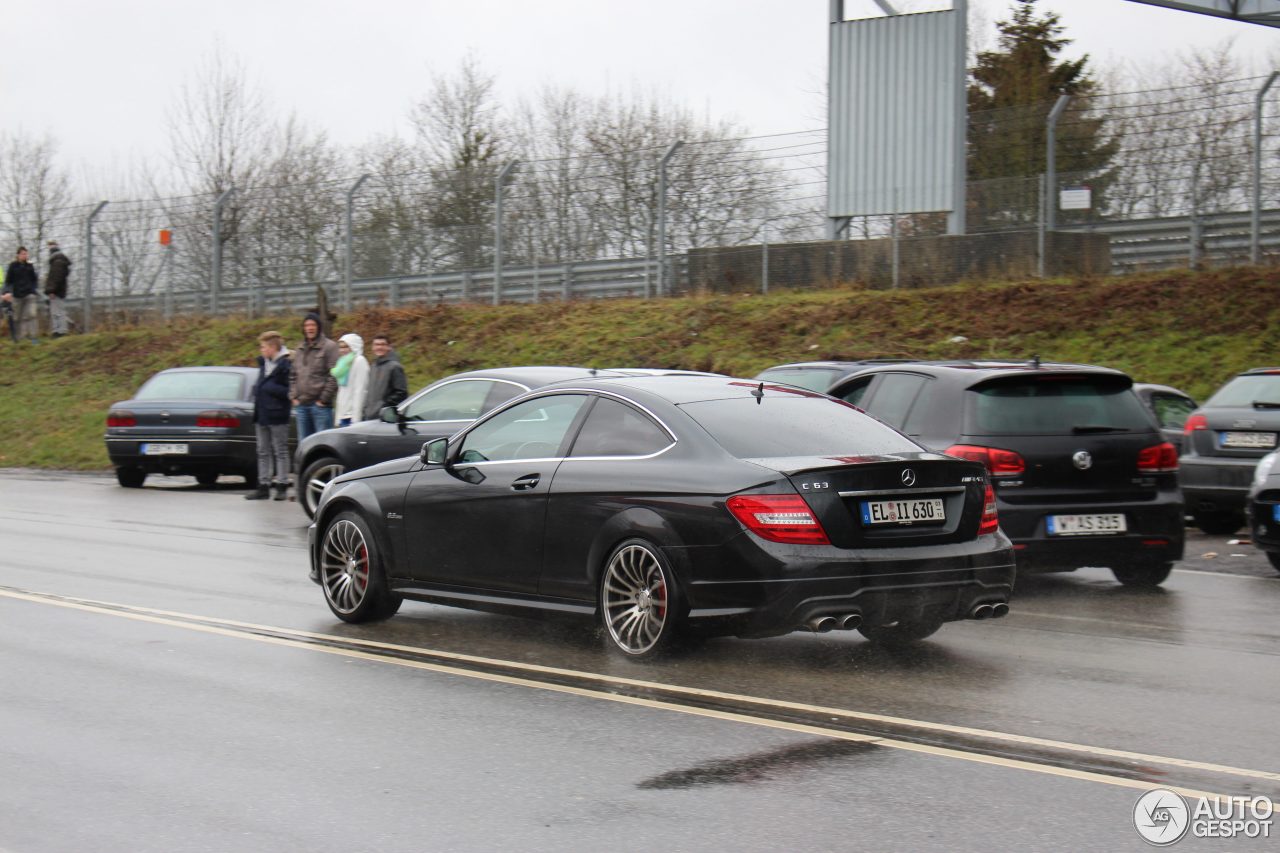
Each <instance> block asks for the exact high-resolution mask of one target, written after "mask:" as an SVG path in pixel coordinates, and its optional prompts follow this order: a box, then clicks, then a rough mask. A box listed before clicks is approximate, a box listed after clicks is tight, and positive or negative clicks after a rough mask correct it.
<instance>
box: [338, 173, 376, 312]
mask: <svg viewBox="0 0 1280 853" xmlns="http://www.w3.org/2000/svg"><path fill="white" fill-rule="evenodd" d="M370 177H372V176H371V175H368V174H364V175H361V176H360V177H359V178H358V179H357V180H356V182H355V183H354V184H352V185H351V187H350V188H349V189H348V190H347V210H346V222H345V224H346V233H345V234H344V235H343V236H344V237H345V242H346V245H345V247H344V252H343V258H342V303H343V309H344V310H346V311H350V310H351V305H352V302H351V268H352V263H351V253H352V250H353V249H354V245H353V244H354V242H355V237H354V236H353V231H354V225H353V223H352V220H353V219H354V214H353V213H352V208H353V207H354V206H355V202H356V193H358V192H359V191H360V187H362V186H364V182H365V181H367V180H369V178H370Z"/></svg>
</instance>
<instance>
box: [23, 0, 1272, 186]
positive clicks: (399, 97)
mask: <svg viewBox="0 0 1280 853" xmlns="http://www.w3.org/2000/svg"><path fill="white" fill-rule="evenodd" d="M895 2H897V3H898V5H900V6H909V5H911V3H914V4H915V5H916V6H917V7H921V6H927V5H932V6H937V5H939V3H936V2H933V3H930V0H911V2H910V3H908V2H906V0H895ZM846 3H847V6H848V8H849V10H850V12H851V13H853V12H855V11H857V10H859V9H866V10H867V11H868V13H869V14H871V13H874V10H875V6H874V4H873V2H872V0H846ZM971 3H972V5H973V6H975V7H976V8H977V10H978V19H979V20H986V21H987V22H988V24H990V23H993V22H994V21H995V20H996V19H998V18H1000V17H1003V16H1004V14H1005V13H1006V11H1007V9H1008V5H1009V4H1008V3H1007V2H1005V0H971ZM941 5H944V6H945V5H947V4H945V3H943V4H941ZM1040 6H1041V7H1042V8H1045V9H1052V10H1054V11H1057V12H1058V13H1059V14H1061V15H1062V19H1063V22H1064V24H1065V25H1066V27H1067V35H1068V36H1070V37H1072V38H1074V39H1075V42H1076V43H1075V45H1073V51H1075V52H1077V53H1078V52H1088V53H1089V54H1091V55H1092V56H1093V57H1094V58H1095V60H1097V61H1098V62H1099V63H1100V64H1102V65H1113V64H1116V63H1120V62H1127V63H1136V64H1141V63H1158V62H1161V61H1163V60H1164V59H1165V58H1166V57H1167V56H1169V55H1170V54H1172V53H1174V52H1176V51H1178V50H1181V49H1186V48H1191V47H1212V46H1214V45H1217V44H1219V43H1221V42H1223V41H1224V40H1226V39H1231V38H1234V39H1235V45H1236V51H1237V53H1238V54H1239V55H1240V56H1241V57H1242V58H1243V59H1246V60H1249V61H1253V62H1257V63H1258V67H1259V69H1261V68H1262V67H1264V65H1265V63H1266V62H1267V61H1268V57H1271V58H1272V59H1271V61H1273V62H1280V30H1276V29H1270V28H1265V27H1260V26H1255V25H1249V24H1243V23H1237V22H1233V21H1224V20H1216V19H1210V18H1207V17H1203V16H1199V15H1191V14H1187V13H1182V12H1174V11H1170V10H1166V9H1159V8H1154V7H1150V6H1145V5H1140V4H1137V3H1131V2H1128V0H1041V3H1040ZM826 16H827V0H737V2H732V0H646V2H643V3H623V2H620V0H538V2H516V0H465V2H464V0H362V2H349V0H217V2H181V1H180V0H178V1H177V2H175V0H166V2H160V0H110V2H99V0H27V2H14V3H10V4H7V7H6V9H5V15H4V20H5V31H6V37H5V39H4V48H3V55H2V56H0V75H2V76H0V116H3V125H2V126H3V127H4V128H14V127H21V128H23V129H25V130H26V131H28V132H35V133H43V132H45V131H47V132H49V133H51V134H52V135H53V136H54V137H56V138H57V139H58V140H59V141H60V144H61V146H62V147H61V150H62V154H63V156H64V161H65V162H67V163H68V165H71V166H73V167H76V169H77V171H78V172H82V173H86V174H88V175H92V174H94V173H103V172H111V171H113V170H116V169H120V168H122V167H123V166H124V165H125V164H126V163H128V162H130V161H131V160H144V161H145V160H147V159H150V158H163V157H164V154H165V151H166V146H167V131H166V125H165V113H166V109H167V108H168V107H169V105H170V104H171V103H172V101H173V98H174V93H175V89H176V87H177V86H178V85H179V84H180V83H181V82H182V81H183V80H185V79H187V78H188V77H189V76H190V75H191V74H192V72H193V70H194V69H195V67H196V66H197V65H198V63H199V62H200V60H201V58H202V57H207V56H208V55H210V54H211V53H212V51H213V50H214V47H215V44H217V43H219V42H220V43H221V44H222V45H223V46H224V48H225V49H226V50H227V51H228V52H229V53H231V54H233V55H235V56H237V57H238V58H240V59H241V60H242V61H243V62H244V63H245V65H246V67H247V68H248V71H249V73H250V75H251V77H252V78H253V79H255V80H256V81H257V82H258V83H259V84H260V86H261V87H262V89H263V90H264V92H265V93H266V94H267V95H268V97H269V100H270V102H271V103H272V104H273V105H274V106H275V107H276V109H277V110H278V111H279V112H280V113H281V114H286V113H288V112H290V111H294V112H296V113H297V114H298V115H299V116H300V117H301V118H302V119H303V120H304V121H306V122H308V123H309V124H311V125H313V126H318V127H320V128H323V129H324V130H325V131H327V133H328V134H329V136H330V138H331V139H332V140H333V141H335V142H338V143H341V144H358V143H360V142H363V141H365V140H368V139H369V138H371V137H373V136H376V135H378V134H387V133H404V132H406V129H407V123H406V121H405V114H406V112H407V109H408V107H409V105H410V104H411V103H412V102H413V101H414V100H415V99H416V98H417V97H419V96H420V95H421V94H422V93H423V92H424V91H425V89H426V85H427V81H428V79H429V76H430V74H431V73H432V72H433V71H448V70H451V69H453V68H455V67H456V66H457V64H458V62H459V61H460V59H461V58H462V57H463V56H464V55H465V54H466V53H467V52H468V51H471V52H473V53H474V54H475V55H476V56H477V57H478V59H479V60H480V62H481V64H482V65H483V66H484V67H485V68H486V69H487V70H489V71H490V72H491V73H493V74H494V75H495V76H496V77H497V79H498V86H499V90H500V95H501V96H502V97H503V98H505V99H515V98H517V97H519V96H521V95H525V94H530V93H532V92H533V91H535V90H536V89H537V88H538V86H539V85H541V84H544V83H550V84H557V85H563V86H570V87H575V88H578V89H581V90H584V91H587V92H592V93H603V92H609V91H618V90H628V89H641V90H644V91H647V92H654V93H657V94H660V95H663V96H666V97H669V98H671V99H673V100H675V101H678V102H681V103H684V104H686V105H688V106H690V107H692V108H694V109H695V110H696V111H698V112H700V113H703V112H705V113H707V114H709V115H710V116H712V117H714V118H720V117H729V118H733V119H735V120H736V121H738V122H739V123H740V124H741V125H742V126H743V127H744V128H745V129H746V130H748V131H750V132H752V133H758V134H764V133H778V132H785V131H791V130H801V129H807V128H813V127H817V126H819V125H820V123H821V121H820V115H821V98H820V95H819V94H818V93H819V92H821V91H822V89H823V86H824V79H825V75H826V50H827V42H826Z"/></svg>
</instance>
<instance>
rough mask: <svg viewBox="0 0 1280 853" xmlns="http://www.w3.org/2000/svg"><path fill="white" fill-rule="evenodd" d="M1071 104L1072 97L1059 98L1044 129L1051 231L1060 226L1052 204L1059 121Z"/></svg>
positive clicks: (1046, 193) (1050, 111)
mask: <svg viewBox="0 0 1280 853" xmlns="http://www.w3.org/2000/svg"><path fill="white" fill-rule="evenodd" d="M1069 103H1071V96H1070V95H1059V96H1058V100H1057V102H1056V103H1055V104H1054V105H1053V109H1051V110H1049V120H1048V121H1047V122H1045V129H1044V168H1045V175H1046V178H1045V184H1046V186H1047V191H1046V192H1045V195H1046V196H1048V197H1049V199H1050V202H1049V207H1048V208H1047V209H1046V210H1045V227H1046V228H1047V229H1049V230H1051V231H1052V230H1053V229H1054V228H1055V227H1056V226H1057V224H1058V223H1057V215H1056V214H1057V209H1056V205H1054V204H1053V202H1052V198H1053V196H1054V195H1055V194H1056V193H1057V191H1058V119H1059V118H1061V117H1062V113H1063V111H1064V110H1066V108H1067V104H1069Z"/></svg>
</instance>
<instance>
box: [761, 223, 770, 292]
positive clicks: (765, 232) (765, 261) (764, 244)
mask: <svg viewBox="0 0 1280 853" xmlns="http://www.w3.org/2000/svg"><path fill="white" fill-rule="evenodd" d="M760 292H761V293H768V292H769V223H768V222H766V223H764V225H762V226H761V227H760Z"/></svg>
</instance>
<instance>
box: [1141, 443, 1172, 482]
mask: <svg viewBox="0 0 1280 853" xmlns="http://www.w3.org/2000/svg"><path fill="white" fill-rule="evenodd" d="M1138 470H1139V471H1140V472H1142V473H1143V474H1169V473H1172V472H1174V471H1177V470H1178V448H1176V447H1174V446H1173V445H1172V444H1170V443H1169V442H1167V441H1166V442H1165V443H1164V444H1153V445H1152V446H1150V447H1144V448H1142V449H1141V450H1139V451H1138Z"/></svg>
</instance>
